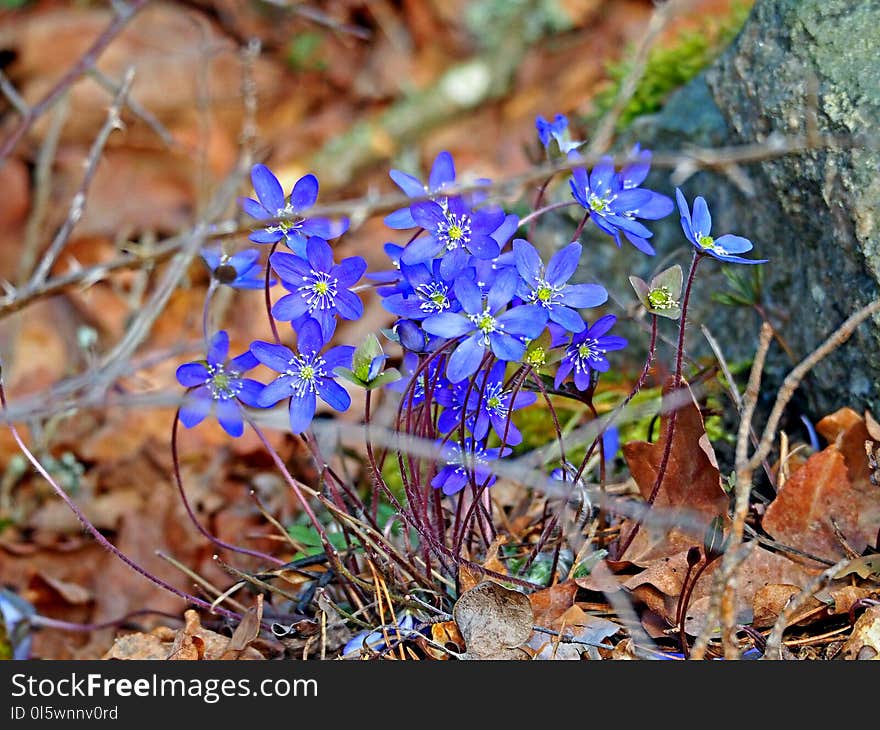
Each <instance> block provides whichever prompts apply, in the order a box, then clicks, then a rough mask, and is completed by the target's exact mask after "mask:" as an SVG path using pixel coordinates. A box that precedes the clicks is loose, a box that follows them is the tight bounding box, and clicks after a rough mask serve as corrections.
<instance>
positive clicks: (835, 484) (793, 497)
mask: <svg viewBox="0 0 880 730" xmlns="http://www.w3.org/2000/svg"><path fill="white" fill-rule="evenodd" d="M816 429H817V430H818V431H819V432H820V433H821V434H822V435H823V436H824V437H825V438H827V439H828V440H829V441H830V442H831V444H830V445H829V446H827V447H826V448H825V449H823V450H822V451H820V452H818V453H816V454H813V455H812V456H810V458H809V459H807V462H806V463H805V464H804V465H803V466H802V467H801V468H800V469H798V470H796V471H795V472H794V473H793V474H792V475H791V477H790V478H789V479H788V481H786V483H785V484H784V485H783V486H782V488H781V489H780V490H779V493H778V494H777V495H776V498H775V499H774V500H773V502H771V503H770V505H769V506H768V507H767V512H766V513H765V515H764V518H763V520H762V523H761V525H762V527H763V528H764V529H765V530H766V531H767V532H768V533H769V534H770V535H772V536H773V537H774V539H776V540H778V541H779V542H782V543H784V544H786V545H789V546H791V547H795V548H798V549H799V550H802V551H804V552H807V553H811V554H813V555H817V556H819V557H822V558H825V559H826V560H832V561H837V560H839V559H840V558H841V557H844V556H845V555H846V554H847V553H846V550H845V548H844V546H843V545H842V544H841V542H840V540H839V539H838V537H837V535H836V534H835V529H834V524H836V525H837V527H838V528H839V530H840V533H841V534H842V535H843V537H844V539H845V540H846V542H847V543H848V544H849V546H850V547H852V549H853V550H855V551H856V552H857V553H861V552H862V551H864V549H865V548H866V547H868V546H869V545H873V543H874V541H875V540H876V539H877V533H878V529H880V489H878V488H877V487H875V486H874V485H873V484H871V482H870V468H869V466H868V457H867V454H866V453H865V441H866V440H867V439H868V438H869V434H868V429H867V426H866V424H865V420H864V419H863V418H862V417H861V416H859V415H858V414H857V413H856V412H855V411H853V410H851V409H849V408H842V409H840V410H839V411H837V412H835V413H833V414H831V415H830V416H826V417H825V418H823V419H822V420H821V421H819V423H818V424H816ZM832 519H833V520H834V524H832Z"/></svg>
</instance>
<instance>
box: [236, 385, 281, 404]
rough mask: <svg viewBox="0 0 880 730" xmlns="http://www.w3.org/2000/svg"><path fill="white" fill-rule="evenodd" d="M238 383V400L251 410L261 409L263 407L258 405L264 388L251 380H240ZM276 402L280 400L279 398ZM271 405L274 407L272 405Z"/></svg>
mask: <svg viewBox="0 0 880 730" xmlns="http://www.w3.org/2000/svg"><path fill="white" fill-rule="evenodd" d="M240 383H241V390H239V391H238V399H239V400H240V401H241V402H242V403H244V404H245V405H246V406H250V407H251V408H262V407H263V406H262V405H261V404H260V394H261V393H262V392H263V389H264V387H265V386H264V385H263V384H262V383H260V382H258V381H256V380H253V379H251V378H242V379H241V381H240ZM278 400H281V399H280V398H279V399H278ZM278 400H276V401H275V403H277V402H278ZM272 405H274V403H273V404H272Z"/></svg>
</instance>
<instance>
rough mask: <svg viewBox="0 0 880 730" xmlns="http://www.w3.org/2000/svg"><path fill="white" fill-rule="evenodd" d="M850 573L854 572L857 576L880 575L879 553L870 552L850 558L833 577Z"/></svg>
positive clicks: (841, 576) (842, 576) (840, 576)
mask: <svg viewBox="0 0 880 730" xmlns="http://www.w3.org/2000/svg"><path fill="white" fill-rule="evenodd" d="M852 573H855V574H856V575H857V576H859V578H870V577H871V576H872V575H880V553H871V554H870V555H863V556H862V557H860V558H855V559H853V560H851V561H850V562H849V563H848V564H847V565H845V566H844V567H843V568H841V570H840V571H839V572H838V573H837V574H836V575H835V576H834V577H835V578H844V577H846V576H848V575H851V574H852Z"/></svg>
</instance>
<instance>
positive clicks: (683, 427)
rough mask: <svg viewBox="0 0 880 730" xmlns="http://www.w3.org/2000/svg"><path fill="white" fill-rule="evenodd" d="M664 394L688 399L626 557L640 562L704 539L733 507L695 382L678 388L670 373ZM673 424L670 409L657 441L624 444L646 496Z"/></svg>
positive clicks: (679, 413) (628, 523) (626, 527)
mask: <svg viewBox="0 0 880 730" xmlns="http://www.w3.org/2000/svg"><path fill="white" fill-rule="evenodd" d="M663 396H664V400H665V399H667V398H668V397H670V396H671V397H672V398H674V399H679V398H684V399H685V401H684V403H681V404H679V407H678V409H677V411H676V416H675V429H674V431H672V434H671V436H672V446H671V450H670V453H669V461H668V463H667V468H666V472H665V475H664V477H663V482H662V484H661V485H660V489H659V491H658V492H657V497H656V499H655V501H654V504H653V506H652V507H651V509H650V511H649V512H648V514H647V515H646V516H645V517H644V518H643V524H642V526H641V528H639V532H638V534H637V535H636V537H635V539H634V540H633V542H632V544H631V545H630V546H629V548H627V551H626V554H625V555H623V556H621V558H622V560H626V561H629V562H632V563H635V564H636V565H644V564H646V563H647V562H648V561H650V560H653V559H655V558H659V557H665V556H668V555H674V554H675V553H678V552H680V551H682V550H687V549H688V548H690V547H692V546H693V545H700V544H702V542H703V535H704V534H705V532H706V529H707V528H708V527H709V524H710V523H711V522H712V520H713V519H714V518H715V517H717V516H719V515H722V516H724V518H725V519H726V518H727V512H728V507H729V498H728V496H727V494H726V493H725V491H724V489H723V488H722V487H721V473H720V472H719V470H718V461H717V459H716V458H715V451H714V449H713V448H712V444H711V443H710V441H709V437H708V436H707V435H706V428H705V425H704V423H703V416H702V415H701V414H700V409H699V407H698V406H697V402H696V400H695V399H694V396H693V393H692V392H691V390H690V387H689V386H687V385H686V386H685V387H684V388H683V389H678V390H675V389H673V388H672V379H671V378H670V379H669V380H668V381H667V383H666V385H665V386H664V388H663ZM671 423H672V418H671V414H665V415H664V416H663V418H662V419H661V429H660V438H658V439H657V441H656V442H655V443H649V442H647V441H630V442H629V443H627V444H624V445H623V455H624V457H625V459H626V462H627V465H628V466H629V470H630V473H631V474H632V476H633V478H634V479H635V481H636V483H637V484H638V485H639V491H640V492H641V494H642V497H643V498H644V499H645V500H647V499H648V498H649V497H650V494H651V491H652V490H653V488H654V483H655V482H656V479H657V474H658V472H659V470H660V463H661V461H662V459H663V451H664V449H665V444H666V442H667V441H668V440H669V438H670V431H671V430H672V429H671ZM634 524H635V523H634V522H633V521H632V520H627V521H626V522H625V523H624V525H623V526H622V527H621V536H624V537H625V536H626V535H627V534H629V532H630V531H631V530H632V529H633V528H634Z"/></svg>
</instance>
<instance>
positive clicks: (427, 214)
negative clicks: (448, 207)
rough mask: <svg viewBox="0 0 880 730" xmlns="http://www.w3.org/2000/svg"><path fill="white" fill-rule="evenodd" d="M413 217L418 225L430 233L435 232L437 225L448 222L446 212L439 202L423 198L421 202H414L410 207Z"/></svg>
mask: <svg viewBox="0 0 880 730" xmlns="http://www.w3.org/2000/svg"><path fill="white" fill-rule="evenodd" d="M409 211H410V213H412V217H413V218H414V219H415V222H416V224H417V225H419V226H421V227H422V228H424V229H425V230H426V231H428V232H429V233H434V232H436V230H437V226H439V225H441V224H442V223H445V222H446V214H445V213H444V212H443V208H441V207H440V206H439V205H438V204H437V203H435V202H434V201H433V200H423V201H422V202H420V203H413V204H412V205H411V206H410V207H409Z"/></svg>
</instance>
